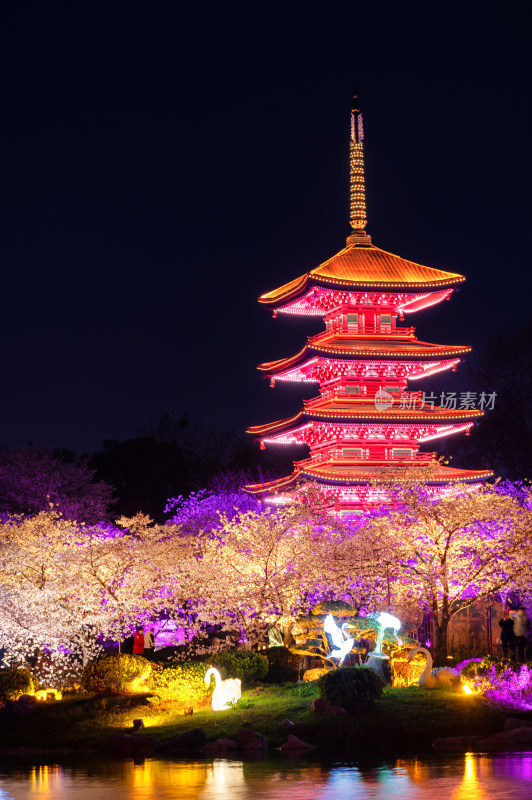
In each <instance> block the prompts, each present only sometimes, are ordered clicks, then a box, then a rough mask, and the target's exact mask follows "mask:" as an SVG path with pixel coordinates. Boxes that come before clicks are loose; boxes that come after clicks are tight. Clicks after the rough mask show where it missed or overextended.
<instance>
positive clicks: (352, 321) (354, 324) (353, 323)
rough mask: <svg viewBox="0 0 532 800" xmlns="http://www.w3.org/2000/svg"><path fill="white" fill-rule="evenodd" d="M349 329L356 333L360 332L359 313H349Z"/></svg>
mask: <svg viewBox="0 0 532 800" xmlns="http://www.w3.org/2000/svg"><path fill="white" fill-rule="evenodd" d="M347 330H348V331H352V332H354V333H357V332H358V314H348V315H347Z"/></svg>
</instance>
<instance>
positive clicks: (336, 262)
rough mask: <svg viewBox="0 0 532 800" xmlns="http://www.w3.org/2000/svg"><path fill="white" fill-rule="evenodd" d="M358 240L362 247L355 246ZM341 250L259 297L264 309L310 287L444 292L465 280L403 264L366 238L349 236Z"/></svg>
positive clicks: (282, 302)
mask: <svg viewBox="0 0 532 800" xmlns="http://www.w3.org/2000/svg"><path fill="white" fill-rule="evenodd" d="M354 239H361V240H363V241H364V244H362V243H359V242H358V241H357V242H356V243H355V242H354V241H353V240H354ZM347 242H348V244H347V246H346V247H344V249H343V250H340V252H339V253H337V254H336V255H334V256H333V257H332V258H329V259H328V260H327V261H324V262H323V264H320V265H319V267H316V268H315V269H311V270H310V271H309V272H307V273H305V274H304V275H301V276H300V277H299V278H296V279H295V280H293V281H289V283H285V284H284V285H283V286H280V287H279V288H278V289H273V291H271V292H266V294H263V295H261V296H260V297H259V303H263V304H264V305H267V306H277V305H283V304H285V303H288V302H291V301H293V300H295V299H296V298H298V297H300V296H301V295H303V294H304V293H305V292H306V291H307V290H308V289H309V288H310V287H312V286H313V285H317V286H330V287H334V288H340V287H341V288H349V289H368V290H369V289H372V290H375V289H377V290H378V289H387V290H396V289H397V290H401V289H402V290H405V289H407V290H412V291H414V290H419V289H435V290H436V289H445V288H449V287H452V286H456V285H457V284H460V283H462V282H463V281H464V280H465V278H464V276H463V275H459V274H457V273H455V272H446V271H444V270H440V269H433V268H432V267H425V266H423V265H422V264H416V263H415V262H414V261H407V260H406V259H405V258H401V257H400V256H396V255H394V254H393V253H388V252H387V251H386V250H381V249H380V248H379V247H375V246H374V245H372V244H370V242H371V239H370V237H369V236H362V237H358V236H356V235H351V236H349V238H348V240H347Z"/></svg>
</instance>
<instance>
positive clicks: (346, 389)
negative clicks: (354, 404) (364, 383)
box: [345, 385, 361, 394]
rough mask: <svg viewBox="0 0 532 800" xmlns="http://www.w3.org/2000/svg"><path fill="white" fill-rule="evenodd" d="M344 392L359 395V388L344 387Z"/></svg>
mask: <svg viewBox="0 0 532 800" xmlns="http://www.w3.org/2000/svg"><path fill="white" fill-rule="evenodd" d="M345 391H346V392H347V394H360V391H361V390H360V386H349V385H348V386H346V387H345Z"/></svg>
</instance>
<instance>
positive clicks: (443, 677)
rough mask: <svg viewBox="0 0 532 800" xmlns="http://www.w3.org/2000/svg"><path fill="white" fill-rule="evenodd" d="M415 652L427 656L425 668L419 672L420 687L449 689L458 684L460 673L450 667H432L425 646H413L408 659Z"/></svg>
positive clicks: (409, 658)
mask: <svg viewBox="0 0 532 800" xmlns="http://www.w3.org/2000/svg"><path fill="white" fill-rule="evenodd" d="M416 653H423V654H424V655H425V656H426V657H427V663H426V664H425V669H424V670H423V672H422V673H421V675H420V677H419V680H418V685H419V686H420V687H421V688H422V689H450V690H456V689H458V688H459V686H460V675H459V673H458V672H457V671H456V670H455V669H453V668H452V667H439V668H438V669H432V656H431V654H430V652H429V651H428V650H427V649H426V647H415V648H414V650H411V651H410V652H409V654H408V660H409V661H410V660H411V659H412V658H413V657H414V656H415V655H416Z"/></svg>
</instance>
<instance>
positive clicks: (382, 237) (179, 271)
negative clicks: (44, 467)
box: [0, 1, 532, 451]
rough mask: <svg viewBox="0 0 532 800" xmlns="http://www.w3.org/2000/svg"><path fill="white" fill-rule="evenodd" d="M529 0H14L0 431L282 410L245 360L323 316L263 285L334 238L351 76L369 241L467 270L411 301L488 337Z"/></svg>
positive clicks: (503, 278) (454, 328) (502, 257)
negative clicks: (282, 305) (280, 312)
mask: <svg viewBox="0 0 532 800" xmlns="http://www.w3.org/2000/svg"><path fill="white" fill-rule="evenodd" d="M519 9H522V14H523V17H522V18H520V16H519ZM525 13H526V12H525V4H524V3H521V4H506V5H502V6H501V5H494V6H490V7H488V5H487V4H485V3H464V4H462V3H452V2H450V3H444V4H443V3H438V4H435V3H427V2H420V3H414V4H410V3H406V4H404V3H397V2H395V3H386V2H374V3H358V2H332V3H328V4H320V5H315V4H312V3H310V4H309V3H305V4H303V3H301V4H299V3H298V4H295V3H289V4H288V5H285V4H277V3H263V4H257V3H255V4H251V3H246V4H241V3H231V4H219V3H217V4H214V3H210V2H208V3H206V4H201V5H200V4H197V5H195V6H194V8H193V9H191V8H190V7H188V8H186V9H185V8H184V7H183V6H182V5H181V4H177V3H145V4H143V5H142V6H136V5H134V4H117V3H105V4H103V3H102V4H99V3H94V4H93V3H90V4H89V3H69V4H64V5H63V4H57V3H54V2H52V3H42V2H39V3H25V2H22V1H20V2H17V3H12V4H10V8H7V6H6V5H4V7H3V10H2V20H1V25H0V28H1V32H0V37H1V42H0V60H1V69H0V82H1V86H0V97H1V103H2V109H1V126H0V173H1V174H0V203H1V238H0V247H1V276H2V292H1V297H2V314H1V317H0V347H1V354H2V356H1V363H2V375H3V380H2V391H1V405H0V445H6V444H15V445H18V444H24V443H26V442H29V441H31V442H33V443H34V444H36V445H39V446H46V447H48V446H50V447H68V448H76V449H78V450H80V451H81V450H93V449H95V448H98V447H100V446H101V443H102V440H103V439H105V438H117V439H121V438H128V437H132V436H135V435H137V434H138V433H139V431H140V430H141V429H142V426H144V425H146V424H148V423H149V422H150V421H152V420H156V419H157V418H158V417H159V416H160V415H161V414H163V413H170V414H174V415H177V416H179V415H181V414H182V413H184V412H189V413H191V414H193V415H194V416H195V417H196V419H198V420H200V421H202V422H203V424H204V425H206V426H207V427H208V426H211V427H216V428H220V429H223V428H232V429H234V430H235V431H237V432H239V433H242V432H243V431H244V429H245V427H246V426H247V425H250V424H259V423H263V422H266V421H268V420H272V419H277V418H280V417H282V416H285V415H287V414H289V413H294V412H295V411H296V410H297V409H298V407H299V405H300V398H301V396H302V392H301V389H300V388H298V387H297V386H293V387H286V386H285V387H283V386H282V385H279V386H278V387H277V388H276V389H275V390H273V391H272V390H271V389H269V388H268V382H267V381H265V380H262V379H261V378H260V376H259V374H258V373H257V372H256V364H257V363H258V362H260V361H266V360H272V359H275V358H279V357H281V356H286V355H289V354H292V353H294V352H295V351H296V350H298V349H299V348H300V347H301V346H302V344H303V342H304V339H305V336H306V335H307V334H311V333H314V332H315V331H316V321H315V320H314V321H313V320H309V319H299V320H297V319H286V318H284V319H283V318H279V319H277V320H273V319H272V316H271V312H270V311H268V310H266V309H264V308H262V307H260V306H259V304H258V303H257V302H256V298H257V296H258V295H259V294H261V293H262V292H265V291H268V290H270V289H273V288H275V287H276V286H279V285H281V284H283V283H285V282H287V281H289V280H291V279H292V278H295V277H297V276H299V275H301V274H302V273H304V272H306V271H307V270H308V269H309V268H312V267H314V266H317V265H318V264H319V263H320V262H321V261H323V260H325V259H326V258H328V257H329V256H331V255H333V254H334V253H336V252H337V251H338V250H340V249H341V248H342V247H343V246H344V243H345V237H346V236H347V235H348V234H349V225H348V136H349V109H350V97H351V91H352V88H353V86H355V85H356V86H357V88H358V92H359V97H360V104H361V108H362V111H363V116H364V130H365V159H366V185H367V206H368V232H369V233H370V234H371V235H372V237H373V242H374V243H375V244H377V245H378V246H379V247H383V248H384V249H387V250H391V251H392V252H394V253H398V254H399V255H401V256H403V257H405V258H408V259H411V260H414V261H420V262H421V263H424V264H427V265H429V266H433V267H440V268H443V269H447V270H450V271H453V272H460V273H463V274H465V275H466V276H467V282H466V283H465V285H464V286H463V287H462V288H461V290H460V292H459V293H457V294H455V295H453V298H452V301H451V302H450V303H443V304H441V306H439V307H437V308H434V309H428V310H426V311H425V312H422V313H419V314H417V315H415V318H414V316H411V317H409V322H410V323H411V324H415V325H416V326H417V334H418V336H419V337H420V338H422V339H423V338H425V339H427V340H429V341H436V342H442V343H448V344H471V345H473V347H474V348H475V350H476V352H478V351H479V350H480V348H481V347H482V345H483V343H484V342H485V341H486V339H487V338H488V337H489V336H490V335H492V334H494V333H496V332H497V331H498V330H500V329H501V328H503V327H506V326H513V325H520V324H524V323H525V322H527V321H528V320H529V318H530V289H531V283H532V280H531V266H530V258H529V249H530V241H529V240H530V233H529V231H530V211H531V209H530V195H531V189H530V185H531V174H530V173H531V159H530V136H531V125H530V122H531V109H530V97H531V91H530V90H531V87H530V74H531V65H530V59H531V56H530V52H531V48H530V41H529V37H530V33H529V27H528V22H527V20H526V19H525V17H524V15H525ZM456 380H457V381H458V384H457V386H458V388H459V389H460V390H467V389H469V388H470V386H469V383H468V381H469V378H468V372H467V366H462V367H461V368H460V370H459V373H457V376H456ZM435 385H436V388H437V386H438V385H439V384H435ZM416 388H420V386H419V385H416ZM422 388H424V387H422ZM486 389H487V390H489V387H486ZM312 393H315V390H314V392H312V391H311V394H312Z"/></svg>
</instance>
